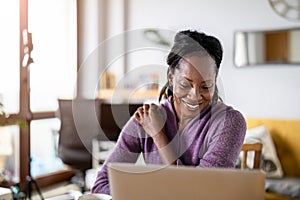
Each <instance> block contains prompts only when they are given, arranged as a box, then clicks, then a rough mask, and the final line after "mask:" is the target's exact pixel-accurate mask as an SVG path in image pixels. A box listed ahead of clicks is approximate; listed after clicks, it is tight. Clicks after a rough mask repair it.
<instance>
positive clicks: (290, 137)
mask: <svg viewBox="0 0 300 200" xmlns="http://www.w3.org/2000/svg"><path fill="white" fill-rule="evenodd" d="M246 122H247V130H250V129H251V128H254V127H258V126H261V125H265V126H266V127H267V129H268V131H269V133H270V135H271V138H272V140H273V142H274V146H275V149H276V153H277V156H278V159H279V161H280V164H281V168H282V171H283V177H282V178H277V179H275V181H278V182H280V181H283V180H285V179H294V180H297V181H299V182H297V185H296V187H297V193H298V192H299V193H300V191H298V188H299V190H300V120H294V119H260V118H247V119H246ZM267 181H268V178H267V179H266V182H267ZM273 181H274V179H273ZM298 183H299V184H298ZM285 187H286V188H283V190H284V189H289V187H290V186H285ZM294 188H295V187H294ZM266 189H267V188H266ZM279 189H280V187H279ZM279 189H278V191H277V190H276V189H275V190H272V192H270V190H266V195H265V197H266V198H265V199H267V200H271V199H272V200H296V199H297V200H300V198H299V197H291V196H287V195H285V194H283V192H284V191H279ZM281 189H282V188H281Z"/></svg>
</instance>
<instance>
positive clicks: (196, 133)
mask: <svg viewBox="0 0 300 200" xmlns="http://www.w3.org/2000/svg"><path fill="white" fill-rule="evenodd" d="M222 56H223V49H222V46H221V43H220V41H219V40H218V39H217V38H215V37H214V36H209V35H206V34H205V33H203V32H197V31H193V30H185V31H180V32H178V33H177V34H176V36H175V39H174V45H173V47H172V48H171V51H170V52H169V54H168V57H167V64H168V66H169V67H168V73H167V80H168V81H167V83H166V84H165V86H164V87H163V88H162V90H161V93H160V97H159V99H160V100H161V101H160V103H159V104H144V105H143V106H141V107H140V108H138V109H137V111H136V112H135V114H134V117H132V118H130V120H129V121H128V122H127V124H126V125H125V126H124V127H123V129H122V131H121V134H120V136H119V138H118V142H117V145H116V147H115V149H114V152H113V153H112V154H111V155H110V157H109V158H108V159H107V160H106V161H105V163H104V166H103V167H102V168H101V171H100V172H99V173H98V177H97V180H96V182H95V185H94V187H93V188H92V192H93V193H106V194H109V193H110V192H111V191H110V188H109V180H108V175H107V166H108V163H111V162H130V163H135V162H136V161H137V159H138V157H139V155H140V153H142V155H143V158H144V161H145V163H146V164H160V165H162V164H163V165H162V167H165V166H166V165H184V166H195V167H220V168H230V167H234V165H235V163H236V160H237V158H238V155H239V152H240V149H241V146H242V143H243V140H244V136H245V132H246V123H245V119H244V117H243V116H242V114H241V113H240V112H239V111H237V110H235V109H234V108H232V107H230V106H227V105H225V104H224V103H223V102H222V101H221V100H220V98H219V94H218V89H217V85H216V79H217V75H218V71H219V68H220V64H221V61H222Z"/></svg>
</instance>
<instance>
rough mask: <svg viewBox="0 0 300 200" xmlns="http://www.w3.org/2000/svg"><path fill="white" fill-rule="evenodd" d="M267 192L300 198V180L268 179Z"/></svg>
mask: <svg viewBox="0 0 300 200" xmlns="http://www.w3.org/2000/svg"><path fill="white" fill-rule="evenodd" d="M266 191H268V192H273V193H277V194H281V195H284V196H289V197H292V198H296V197H298V198H299V197H300V178H283V179H266Z"/></svg>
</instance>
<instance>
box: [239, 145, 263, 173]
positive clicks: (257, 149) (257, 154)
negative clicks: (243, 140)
mask: <svg viewBox="0 0 300 200" xmlns="http://www.w3.org/2000/svg"><path fill="white" fill-rule="evenodd" d="M251 151H253V152H254V160H253V169H260V167H261V155H262V144H261V143H254V144H243V146H242V152H243V159H242V164H241V168H242V169H245V168H247V158H248V152H251Z"/></svg>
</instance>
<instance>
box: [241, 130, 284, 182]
mask: <svg viewBox="0 0 300 200" xmlns="http://www.w3.org/2000/svg"><path fill="white" fill-rule="evenodd" d="M256 142H260V143H262V144H263V148H262V166H261V167H262V170H263V171H264V172H265V173H266V177H269V178H281V177H283V170H282V167H281V163H280V161H279V159H278V156H277V152H276V148H275V145H274V142H273V140H272V137H271V135H270V133H269V131H268V129H267V127H266V126H265V125H261V126H257V127H254V128H251V129H248V130H247V132H246V136H245V140H244V143H256ZM240 158H242V153H241V155H240ZM253 160H254V152H249V155H248V158H247V166H253Z"/></svg>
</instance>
